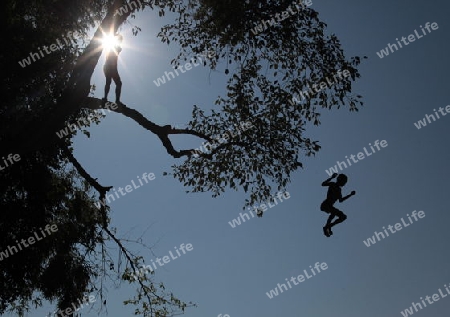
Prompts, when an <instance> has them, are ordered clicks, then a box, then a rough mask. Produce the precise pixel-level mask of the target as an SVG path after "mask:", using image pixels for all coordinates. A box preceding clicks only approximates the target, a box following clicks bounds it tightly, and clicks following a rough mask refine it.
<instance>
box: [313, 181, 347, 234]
mask: <svg viewBox="0 0 450 317" xmlns="http://www.w3.org/2000/svg"><path fill="white" fill-rule="evenodd" d="M336 176H337V179H336V182H330V180H332V179H333V178H335V177H336ZM346 183H347V176H346V175H345V174H339V176H338V174H336V173H334V174H333V175H332V176H331V177H330V178H328V179H327V180H326V181H324V182H323V183H322V186H328V192H327V198H326V199H325V200H324V201H323V202H322V204H321V205H320V210H322V211H324V212H326V213H327V214H330V216H329V217H328V220H327V224H326V225H325V227H323V233H324V234H325V235H326V236H327V237H329V236H331V235H332V234H333V232H332V231H331V227H334V226H335V225H337V224H338V223H341V222H343V221H344V220H345V219H347V216H346V215H345V214H344V213H343V212H342V211H340V210H339V209H337V208H336V207H334V206H333V205H334V204H335V202H336V200H339V202H340V203H342V202H343V201H345V200H346V199H348V198H350V197H351V196H353V195H355V194H356V192H355V191H352V192H351V193H350V194H348V195H347V196H345V197H342V192H341V187H342V186H344V185H345V184H346ZM334 217H337V219H336V220H335V221H334V222H333V223H332V222H331V221H332V220H333V218H334Z"/></svg>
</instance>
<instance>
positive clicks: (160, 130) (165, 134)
mask: <svg viewBox="0 0 450 317" xmlns="http://www.w3.org/2000/svg"><path fill="white" fill-rule="evenodd" d="M83 107H84V108H87V109H91V110H100V109H104V107H103V105H102V101H101V100H100V99H98V98H92V97H88V98H86V102H85V103H84V104H83ZM108 109H111V111H114V112H117V113H120V114H123V115H124V116H126V117H128V118H130V119H132V120H134V121H135V122H136V123H138V124H139V125H140V126H142V127H143V128H145V129H146V130H148V131H150V132H152V133H154V134H156V135H157V136H158V138H159V139H160V140H161V142H162V144H163V146H164V147H165V148H166V150H167V153H168V154H170V155H171V156H173V157H174V158H180V157H183V156H187V157H191V156H192V155H199V156H202V157H204V158H207V159H212V157H213V155H214V154H215V153H217V152H218V151H219V150H221V149H223V148H226V147H228V146H231V145H239V146H246V145H247V144H246V143H243V142H229V143H223V144H220V145H219V146H217V147H216V148H215V149H214V150H213V151H211V153H209V154H206V153H203V152H201V151H198V150H195V149H189V150H179V151H177V150H175V148H174V147H173V145H172V142H171V141H170V139H169V135H170V134H188V135H194V136H197V137H199V138H201V139H204V140H206V141H209V142H213V139H212V138H211V137H210V136H208V135H205V134H204V133H201V132H198V131H195V130H191V129H175V128H173V127H171V126H170V125H164V126H160V125H158V124H156V123H154V122H152V121H150V120H148V119H147V118H145V117H144V116H143V115H142V114H141V113H140V112H139V111H137V110H135V109H131V108H128V107H127V106H126V105H124V104H116V105H115V107H109V108H108Z"/></svg>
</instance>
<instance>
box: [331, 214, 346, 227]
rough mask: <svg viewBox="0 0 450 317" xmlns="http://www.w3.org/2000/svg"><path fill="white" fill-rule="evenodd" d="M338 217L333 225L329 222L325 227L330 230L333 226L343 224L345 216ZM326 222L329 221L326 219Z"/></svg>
mask: <svg viewBox="0 0 450 317" xmlns="http://www.w3.org/2000/svg"><path fill="white" fill-rule="evenodd" d="M338 217H339V218H338V219H336V220H335V221H334V222H333V223H331V221H330V224H329V225H328V223H327V225H328V226H329V227H330V228H331V227H334V226H335V225H337V224H338V223H341V222H344V221H345V219H347V216H346V215H344V214H342V215H339V216H338ZM328 220H330V219H328Z"/></svg>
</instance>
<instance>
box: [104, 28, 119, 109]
mask: <svg viewBox="0 0 450 317" xmlns="http://www.w3.org/2000/svg"><path fill="white" fill-rule="evenodd" d="M115 37H116V38H117V42H118V44H117V45H116V46H114V47H113V48H111V49H109V50H107V51H106V61H105V65H104V66H103V73H104V74H105V77H106V84H105V97H104V98H103V99H102V102H103V104H105V103H106V101H107V100H108V99H107V98H108V93H109V89H110V87H111V80H114V84H116V103H117V104H120V103H121V102H120V93H121V92H122V81H121V80H120V76H119V72H118V70H117V60H118V59H119V53H120V52H121V51H122V48H121V47H120V43H121V42H122V40H123V37H122V35H120V34H116V35H115Z"/></svg>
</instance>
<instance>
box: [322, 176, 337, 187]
mask: <svg viewBox="0 0 450 317" xmlns="http://www.w3.org/2000/svg"><path fill="white" fill-rule="evenodd" d="M337 175H338V174H337V173H333V175H331V177H330V178H327V180H325V181H324V182H323V183H322V186H330V185H331V183H330V181H331V180H332V179H333V178H335V177H336V176H337Z"/></svg>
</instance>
